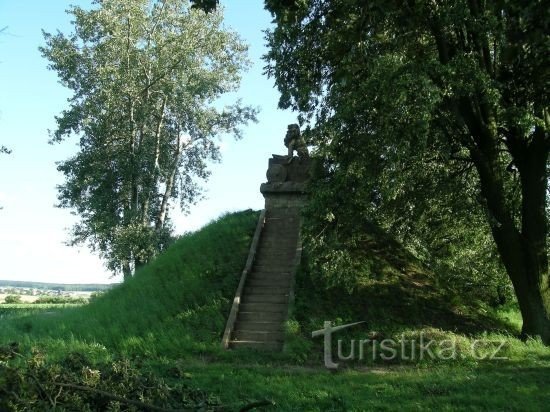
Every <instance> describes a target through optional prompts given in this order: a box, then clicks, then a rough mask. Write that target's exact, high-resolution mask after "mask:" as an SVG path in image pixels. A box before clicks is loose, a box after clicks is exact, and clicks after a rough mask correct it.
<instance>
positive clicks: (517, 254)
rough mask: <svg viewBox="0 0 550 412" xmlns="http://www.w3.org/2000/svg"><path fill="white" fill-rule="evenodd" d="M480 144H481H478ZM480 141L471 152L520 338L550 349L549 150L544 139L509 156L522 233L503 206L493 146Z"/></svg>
mask: <svg viewBox="0 0 550 412" xmlns="http://www.w3.org/2000/svg"><path fill="white" fill-rule="evenodd" d="M482 139H483V140H482ZM488 140H489V139H488V135H487V134H485V136H484V137H482V138H479V139H478V142H482V144H478V145H477V148H474V149H472V150H471V155H472V159H473V160H474V164H475V166H476V169H477V171H478V173H479V178H480V182H481V190H482V194H483V196H484V197H485V199H486V201H487V208H488V211H489V214H490V219H489V223H490V226H491V230H492V233H493V237H494V239H495V242H496V245H497V248H498V251H499V254H500V257H501V259H502V262H503V263H504V266H505V268H506V271H507V273H508V276H509V277H510V279H511V281H512V284H513V286H514V291H515V293H516V297H517V299H518V303H519V307H520V310H521V315H522V317H523V328H522V335H523V336H524V337H527V336H540V337H541V339H542V341H543V342H544V343H545V344H548V345H550V274H549V272H548V254H547V253H548V252H547V243H546V242H547V240H548V239H547V237H548V228H547V217H546V192H547V182H548V177H547V174H546V163H547V160H548V149H547V148H546V146H545V145H546V143H545V141H544V136H542V137H536V136H535V138H534V139H533V141H532V142H531V143H530V144H527V142H526V141H525V140H520V138H517V139H516V143H518V142H519V143H518V144H517V146H516V150H513V151H512V156H513V158H514V162H515V164H516V166H517V167H518V170H519V173H520V181H521V190H522V208H521V226H522V227H521V231H520V230H518V228H517V227H516V223H515V221H514V218H513V217H512V216H513V214H512V211H511V209H510V207H509V205H508V203H507V201H506V195H505V193H506V192H505V189H504V182H503V179H502V175H501V173H502V167H501V165H500V162H499V161H498V156H497V153H496V150H495V149H496V145H495V144H494V143H493V142H494V140H492V139H491V140H492V142H491V141H489V144H487V143H488Z"/></svg>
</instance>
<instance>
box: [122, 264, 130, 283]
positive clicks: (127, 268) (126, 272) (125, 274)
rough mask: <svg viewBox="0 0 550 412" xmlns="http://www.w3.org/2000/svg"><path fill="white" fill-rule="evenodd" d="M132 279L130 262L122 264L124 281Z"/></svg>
mask: <svg viewBox="0 0 550 412" xmlns="http://www.w3.org/2000/svg"><path fill="white" fill-rule="evenodd" d="M131 277H132V268H131V267H130V262H124V263H123V264H122V280H123V281H124V282H126V281H127V280H128V279H130V278H131Z"/></svg>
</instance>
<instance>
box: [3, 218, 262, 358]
mask: <svg viewBox="0 0 550 412" xmlns="http://www.w3.org/2000/svg"><path fill="white" fill-rule="evenodd" d="M257 219H258V213H257V212H254V211H251V210H248V211H244V212H239V213H233V214H228V215H226V216H223V217H221V218H219V219H218V220H217V221H215V222H213V223H211V224H209V225H207V226H205V227H204V228H202V229H201V230H199V231H197V232H194V233H190V234H187V235H185V236H183V237H181V238H180V239H179V240H178V241H177V242H175V244H174V245H172V246H171V247H170V248H169V249H168V250H167V251H166V252H165V253H163V254H162V255H160V256H159V257H158V258H157V259H155V261H154V262H152V263H151V264H149V265H147V266H146V267H144V268H143V269H142V270H140V271H138V273H136V275H135V276H134V277H133V278H132V279H130V280H129V281H128V282H125V283H124V284H121V285H119V286H117V287H115V288H113V289H112V290H110V291H108V292H107V293H105V294H104V295H103V296H101V297H99V298H97V299H96V300H94V301H93V302H91V303H90V304H89V305H85V306H82V307H77V308H65V309H60V310H57V311H49V312H46V313H42V314H40V315H35V316H26V317H22V318H17V319H13V320H12V321H11V322H10V321H4V322H3V325H2V326H3V327H2V328H1V329H0V341H3V342H7V341H9V340H17V341H19V342H21V341H22V337H25V338H24V339H26V343H30V344H32V343H34V342H40V343H41V344H44V343H46V345H47V346H49V349H50V353H51V350H52V349H57V351H58V352H59V353H60V354H62V353H63V352H65V351H66V350H67V349H68V348H72V349H74V348H77V347H78V346H79V345H84V346H90V345H91V346H92V347H97V348H98V351H101V349H102V348H103V349H104V348H108V349H113V350H115V351H116V352H117V353H121V354H141V355H160V356H178V357H181V356H185V355H186V354H190V353H197V352H200V351H203V350H204V349H206V348H209V349H214V348H216V347H218V346H219V344H220V341H221V336H222V333H223V329H224V326H225V322H226V318H227V315H228V313H229V310H230V305H231V302H232V299H233V296H234V293H235V290H236V288H237V284H238V281H239V278H240V274H241V271H242V269H243V267H244V263H245V261H246V257H247V255H248V250H249V246H250V242H251V239H252V236H253V234H254V230H255V226H256V222H257ZM22 343H25V340H23V342H22Z"/></svg>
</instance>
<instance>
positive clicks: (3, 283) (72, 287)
mask: <svg viewBox="0 0 550 412" xmlns="http://www.w3.org/2000/svg"><path fill="white" fill-rule="evenodd" d="M115 284H116V283H111V284H107V285H105V284H99V283H98V284H93V283H91V284H81V285H79V284H63V283H42V282H25V281H19V280H0V287H15V288H32V289H44V290H60V291H63V292H98V291H103V290H108V289H110V288H112V287H113V286H114V285H115Z"/></svg>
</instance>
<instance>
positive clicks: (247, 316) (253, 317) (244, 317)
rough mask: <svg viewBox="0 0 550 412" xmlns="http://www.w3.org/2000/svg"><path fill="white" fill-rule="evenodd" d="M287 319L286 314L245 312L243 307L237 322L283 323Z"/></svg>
mask: <svg viewBox="0 0 550 412" xmlns="http://www.w3.org/2000/svg"><path fill="white" fill-rule="evenodd" d="M285 319H286V312H285V313H279V312H259V311H255V312H245V311H243V309H242V307H241V309H240V310H239V316H238V318H237V322H279V323H281V322H283V321H284V320H285Z"/></svg>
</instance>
